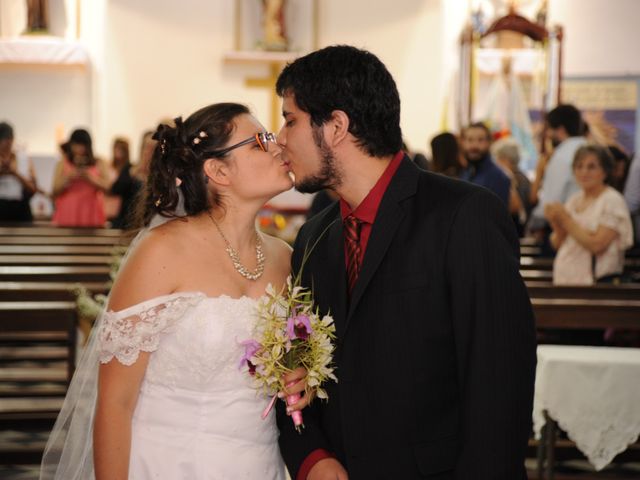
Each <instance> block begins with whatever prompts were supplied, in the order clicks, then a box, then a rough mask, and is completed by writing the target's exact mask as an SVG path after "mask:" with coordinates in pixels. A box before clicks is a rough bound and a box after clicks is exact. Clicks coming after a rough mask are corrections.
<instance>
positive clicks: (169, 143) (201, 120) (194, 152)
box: [136, 103, 250, 226]
mask: <svg viewBox="0 0 640 480" xmlns="http://www.w3.org/2000/svg"><path fill="white" fill-rule="evenodd" d="M248 113H250V112H249V109H248V108H247V107H246V106H244V105H240V104H237V103H216V104H213V105H209V106H208V107H204V108H201V109H200V110H198V111H197V112H195V113H193V114H192V115H191V116H189V118H187V119H186V120H184V121H183V120H182V117H178V118H176V119H175V120H174V122H175V126H170V125H166V124H161V125H159V126H158V128H157V130H156V132H155V133H154V135H153V139H154V140H157V141H158V144H157V145H156V148H155V150H154V152H153V157H152V158H151V163H150V166H149V177H148V178H147V183H146V186H145V188H144V192H143V195H142V198H141V200H140V202H139V205H138V211H137V215H136V216H137V220H138V221H137V222H136V223H137V224H138V225H143V226H147V225H149V222H150V221H151V219H152V218H153V216H154V215H155V214H156V213H160V214H162V215H164V216H167V217H172V216H176V213H175V210H176V208H177V207H178V201H179V195H178V189H180V190H181V191H182V196H183V197H184V212H185V214H186V215H195V214H198V213H200V212H203V211H205V210H207V209H208V208H210V207H211V206H212V205H220V202H221V201H220V197H219V196H218V195H216V194H214V195H213V196H212V195H211V194H210V192H209V189H208V188H207V182H206V180H207V179H206V177H205V174H204V169H203V165H204V161H205V160H207V159H209V158H223V156H220V155H216V154H215V151H216V150H220V149H221V148H223V147H224V146H225V145H226V144H227V142H228V141H229V138H230V137H231V134H232V133H233V129H234V127H235V125H234V122H233V121H234V119H235V118H236V117H238V116H239V115H242V114H248ZM212 152H213V153H212ZM178 183H179V184H180V185H179V186H178V185H177V184H178Z"/></svg>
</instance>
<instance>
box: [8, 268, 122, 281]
mask: <svg viewBox="0 0 640 480" xmlns="http://www.w3.org/2000/svg"><path fill="white" fill-rule="evenodd" d="M110 271H111V268H110V267H109V266H106V265H105V266H85V265H81V266H44V267H42V266H38V267H35V266H34V267H32V266H13V265H12V266H0V282H78V283H85V282H101V283H104V282H107V281H109V280H110V276H109V274H110Z"/></svg>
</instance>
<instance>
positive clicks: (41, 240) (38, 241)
mask: <svg viewBox="0 0 640 480" xmlns="http://www.w3.org/2000/svg"><path fill="white" fill-rule="evenodd" d="M129 241H130V239H129V238H125V237H123V238H119V237H99V236H96V237H92V236H66V237H47V236H29V235H23V236H7V237H0V245H19V246H22V245H89V246H90V245H108V246H114V245H127V244H128V243H129Z"/></svg>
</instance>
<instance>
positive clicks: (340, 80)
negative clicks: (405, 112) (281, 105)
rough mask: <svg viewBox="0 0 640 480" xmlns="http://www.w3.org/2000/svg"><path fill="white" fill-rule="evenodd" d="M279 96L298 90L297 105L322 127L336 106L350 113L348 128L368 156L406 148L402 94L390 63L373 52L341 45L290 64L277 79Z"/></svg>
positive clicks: (313, 53)
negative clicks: (402, 117)
mask: <svg viewBox="0 0 640 480" xmlns="http://www.w3.org/2000/svg"><path fill="white" fill-rule="evenodd" d="M276 91H277V93H278V95H280V96H281V97H282V96H285V95H289V94H293V96H294V99H295V102H296V105H297V106H298V108H300V109H301V110H303V111H304V112H307V113H308V114H309V115H310V116H311V124H312V125H313V126H320V125H322V124H323V123H324V122H326V121H327V120H329V119H330V118H331V113H332V112H333V111H334V110H342V111H343V112H345V113H346V114H347V116H348V117H349V133H351V134H352V135H353V136H354V137H356V139H357V141H358V144H359V145H360V147H361V148H362V149H363V150H364V151H366V152H367V153H368V154H369V155H373V156H376V157H382V156H386V155H393V154H395V153H396V152H398V151H399V150H400V149H401V148H402V130H401V129H400V95H399V94H398V88H397V87H396V82H395V81H394V80H393V77H392V76H391V74H390V73H389V71H388V70H387V67H386V66H385V65H384V63H382V62H381V61H380V59H379V58H378V57H376V56H375V55H374V54H372V53H370V52H368V51H366V50H360V49H358V48H355V47H351V46H348V45H336V46H331V47H327V48H323V49H322V50H318V51H316V52H312V53H310V54H308V55H306V56H304V57H301V58H299V59H297V60H295V61H294V62H293V63H290V64H289V65H287V66H286V67H285V68H284V70H283V71H282V73H281V74H280V76H279V77H278V81H277V83H276Z"/></svg>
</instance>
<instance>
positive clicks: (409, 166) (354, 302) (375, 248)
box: [340, 156, 418, 334]
mask: <svg viewBox="0 0 640 480" xmlns="http://www.w3.org/2000/svg"><path fill="white" fill-rule="evenodd" d="M417 182H418V169H417V168H416V167H415V166H414V165H413V163H412V162H411V160H409V159H408V158H407V157H406V156H405V158H404V159H403V160H402V163H401V164H400V166H399V167H398V170H397V172H396V174H395V175H394V176H393V178H392V179H391V182H390V183H389V186H388V187H387V190H386V192H385V194H384V196H383V197H382V201H381V202H380V207H379V208H378V213H377V215H376V219H375V221H374V223H373V226H372V228H371V235H370V237H369V242H368V244H367V250H366V251H365V254H364V259H363V261H362V269H361V270H360V275H359V276H358V280H357V282H356V284H355V286H354V288H353V292H352V293H351V301H350V302H349V310H348V313H347V318H346V324H345V325H344V332H346V330H347V328H348V325H349V322H350V321H351V318H352V316H353V312H354V311H355V309H356V307H357V306H358V303H359V302H360V300H361V299H362V296H363V294H364V292H365V291H366V289H367V286H368V285H369V282H370V281H371V279H372V278H373V276H374V274H375V273H376V271H377V270H378V267H379V266H380V262H381V261H382V259H383V258H384V255H385V253H386V252H387V249H388V248H389V245H390V244H391V241H392V240H393V238H394V237H395V234H396V230H397V229H398V227H399V226H400V224H401V223H402V221H403V219H404V217H405V211H404V209H403V208H402V205H401V204H400V202H401V201H402V200H404V199H405V198H408V197H411V196H413V195H414V194H415V192H416V188H417ZM340 230H341V233H342V228H340ZM342 265H343V272H344V254H343V261H342ZM345 275H346V274H345V273H343V278H344V277H345ZM345 285H346V283H345ZM345 288H346V286H345ZM344 332H343V334H344Z"/></svg>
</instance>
